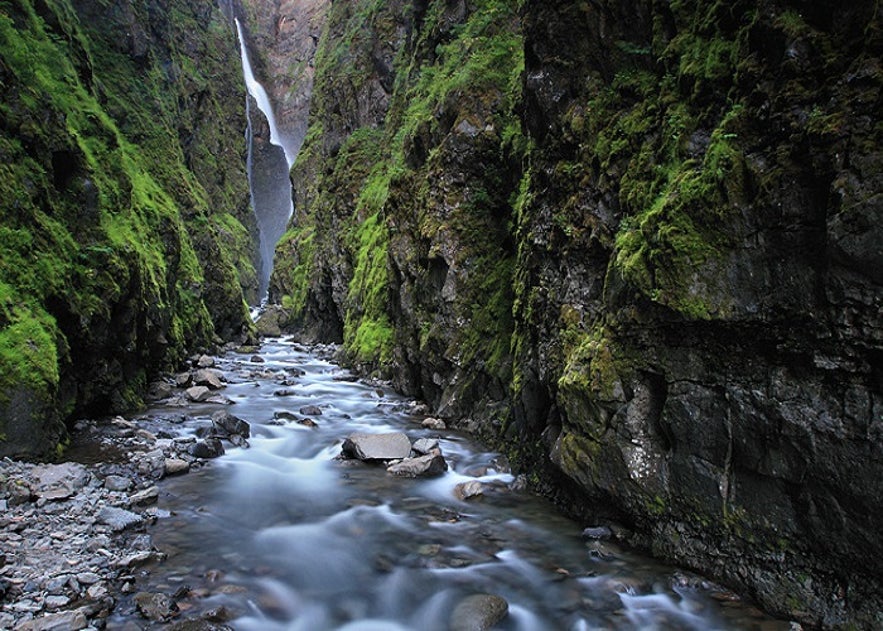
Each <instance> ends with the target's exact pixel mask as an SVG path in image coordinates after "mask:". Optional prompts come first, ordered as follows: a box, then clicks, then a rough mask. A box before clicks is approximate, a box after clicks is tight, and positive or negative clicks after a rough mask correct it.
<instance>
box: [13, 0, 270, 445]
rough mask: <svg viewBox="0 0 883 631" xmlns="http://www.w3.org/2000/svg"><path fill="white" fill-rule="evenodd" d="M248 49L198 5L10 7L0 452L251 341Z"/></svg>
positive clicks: (48, 436)
mask: <svg viewBox="0 0 883 631" xmlns="http://www.w3.org/2000/svg"><path fill="white" fill-rule="evenodd" d="M231 37H232V36H231V34H230V31H229V27H228V25H227V24H226V22H225V20H224V19H223V16H221V14H220V12H219V11H218V10H217V9H211V8H209V9H205V10H203V9H199V10H196V9H193V8H192V7H189V6H187V5H186V3H170V4H169V5H164V6H161V7H154V8H152V9H151V10H150V11H149V12H148V8H147V7H146V6H144V5H143V4H142V3H134V4H132V5H126V6H125V7H122V8H118V10H111V9H109V8H107V7H105V6H102V5H100V4H98V3H82V4H80V3H76V4H75V3H71V2H68V1H67V0H50V1H48V2H39V3H33V2H30V1H29V0H17V1H15V2H2V3H0V50H2V52H3V58H2V64H0V83H2V86H3V90H4V98H3V100H2V103H0V129H2V134H0V163H2V166H0V170H2V174H0V187H2V199H3V202H2V203H3V205H4V210H3V218H2V226H0V232H2V235H3V240H2V243H3V247H2V249H0V352H2V355H0V398H2V401H0V423H2V426H0V434H2V435H3V436H4V437H5V440H4V441H3V442H2V443H0V452H2V453H6V454H10V453H28V452H31V453H33V452H40V451H43V452H45V451H47V450H51V449H52V448H53V447H54V443H55V441H57V440H58V438H59V437H60V435H61V433H62V426H61V424H60V422H61V421H62V420H63V419H64V418H66V417H67V416H68V415H70V414H71V413H74V412H77V413H84V412H89V411H94V412H110V411H113V410H121V409H124V408H129V407H131V406H133V405H135V404H137V403H138V402H139V401H140V396H141V394H142V393H143V390H144V388H145V387H146V382H147V380H148V379H149V378H150V377H151V376H152V375H153V374H154V373H155V372H156V371H157V370H158V369H160V368H163V367H170V366H173V365H174V364H175V363H176V362H177V361H178V360H180V359H181V358H182V356H183V355H184V353H185V352H186V351H187V350H189V349H194V348H197V347H201V346H206V345H207V344H210V343H211V342H212V341H213V336H214V334H215V333H218V334H220V335H222V336H226V337H229V336H231V335H233V334H239V333H241V332H242V330H243V327H244V326H246V322H247V310H246V308H245V304H244V301H243V287H248V286H249V284H251V283H252V282H253V281H252V280H251V277H252V276H253V270H252V269H250V267H251V266H250V265H248V264H247V265H242V263H243V260H242V258H243V257H242V256H241V253H242V252H244V251H245V250H247V249H249V245H248V244H249V242H250V237H249V234H248V230H247V229H246V228H244V227H243V226H242V224H241V222H240V220H239V219H237V217H240V218H241V217H245V216H247V215H246V213H247V212H248V206H247V200H248V198H247V192H246V190H245V186H246V181H245V175H244V173H243V166H242V157H241V150H240V149H239V148H238V147H236V145H238V144H239V143H236V142H231V140H230V138H231V137H232V138H236V137H238V136H239V130H238V129H237V125H236V124H235V123H234V122H233V121H234V120H235V116H236V114H237V113H238V110H239V109H240V108H241V104H242V101H241V97H240V98H237V99H236V101H230V102H228V99H231V97H234V96H239V94H237V93H239V92H240V89H239V88H240V86H239V80H238V76H237V67H236V66H235V65H232V64H235V60H236V52H235V50H236V49H235V42H234V41H233V40H232V39H231ZM196 60H199V62H198V63H197V61H196ZM222 77H223V78H224V81H226V82H227V83H223V82H222V83H219V80H220V79H221V78H222ZM228 117H229V118H228ZM231 123H232V125H233V126H232V129H233V131H232V134H236V135H231V126H230V125H231ZM234 147H236V148H234ZM236 253H239V254H236ZM237 256H238V260H236V258H237ZM237 264H239V265H242V267H241V268H240V269H241V270H242V272H239V271H237V268H236V267H235V265H237Z"/></svg>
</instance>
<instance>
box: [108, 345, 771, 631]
mask: <svg viewBox="0 0 883 631" xmlns="http://www.w3.org/2000/svg"><path fill="white" fill-rule="evenodd" d="M326 350H327V349H326ZM324 356H328V353H325V354H324ZM216 367H217V368H219V369H220V370H221V371H222V372H223V375H224V377H225V378H226V387H224V388H223V390H221V392H222V393H223V395H224V396H225V397H227V398H228V399H229V400H231V401H233V402H234V405H229V406H226V409H228V410H229V411H231V413H234V414H235V415H236V416H238V417H240V418H242V419H245V420H247V421H248V422H249V423H250V425H251V437H250V438H249V443H250V446H249V447H248V448H243V447H233V446H232V445H230V444H229V443H228V444H226V447H227V451H226V454H225V455H224V456H222V457H220V458H218V459H215V460H213V461H211V463H210V464H209V465H207V466H204V467H201V468H198V469H197V470H195V471H193V472H191V473H190V474H189V475H185V476H181V477H167V478H166V479H165V480H164V481H163V482H161V484H160V495H159V500H158V504H157V509H158V510H159V514H160V516H161V518H160V519H159V520H158V521H157V522H156V523H155V525H154V526H152V527H151V528H150V529H149V532H150V534H151V536H152V539H153V545H154V546H155V547H156V548H157V549H158V550H159V551H160V552H161V553H162V554H163V555H164V556H165V559H164V560H162V561H160V562H154V563H153V564H151V565H147V566H144V567H142V568H139V570H138V573H137V574H136V579H135V585H134V588H132V589H130V591H131V592H132V593H133V594H134V593H135V592H141V593H160V594H166V595H169V596H173V598H174V600H175V602H176V607H177V609H178V611H179V612H180V613H179V614H178V616H181V617H186V618H188V619H192V618H199V617H202V618H203V619H208V620H214V621H219V622H224V623H226V624H228V625H230V626H232V627H234V628H236V629H246V630H252V629H253V630H255V631H257V630H266V629H310V630H319V629H337V628H341V627H345V628H347V629H356V628H358V629H400V628H401V629H439V630H443V629H449V628H458V627H457V624H459V623H458V622H457V617H458V616H462V615H466V616H467V618H468V620H470V621H471V622H475V621H476V620H477V617H480V616H481V613H480V611H481V607H479V608H478V609H479V612H478V613H476V612H475V611H473V612H471V613H468V614H464V613H463V612H464V611H465V609H464V607H465V605H464V604H463V603H464V602H465V603H469V602H473V603H474V602H475V601H474V600H472V601H470V600H469V598H470V597H472V596H475V595H478V594H489V595H493V596H495V597H501V598H502V599H505V601H506V602H507V603H508V616H507V617H506V618H504V619H503V621H502V622H500V623H499V624H498V625H497V626H496V627H494V628H499V629H525V630H527V629H531V630H535V629H597V628H603V629H654V628H657V629H663V628H665V629H673V628H679V629H752V628H756V629H760V628H763V629H765V630H767V629H776V628H781V629H787V628H788V624H787V623H778V622H776V621H773V620H770V619H769V618H767V617H765V616H764V615H763V614H761V613H760V612H759V611H757V610H756V609H754V608H753V607H751V606H749V605H746V604H743V603H742V602H740V601H739V600H738V599H737V598H735V596H734V595H733V594H731V593H730V592H727V591H725V590H722V589H718V588H716V587H714V586H711V585H709V584H708V583H704V582H703V581H702V580H701V579H700V578H698V577H695V576H693V575H690V574H689V573H686V572H683V571H680V570H677V569H675V568H672V567H668V566H665V565H662V564H660V563H658V562H655V561H654V560H652V559H649V558H646V557H643V556H640V555H637V554H634V553H632V552H629V551H626V550H623V549H620V548H619V547H617V545H615V544H614V543H613V542H611V541H609V540H608V541H605V540H599V539H590V538H588V537H586V536H585V534H584V533H583V528H582V527H581V526H580V525H578V524H576V523H574V522H572V521H570V520H568V519H566V518H564V517H562V516H561V515H560V514H559V513H558V512H557V511H556V510H555V509H554V508H553V507H552V506H550V505H549V504H547V503H546V502H545V501H543V500H541V499H539V498H537V497H535V496H533V495H531V494H529V493H528V492H526V491H523V490H519V489H520V485H519V481H518V480H517V478H515V477H514V476H513V475H512V474H511V473H510V472H509V470H508V467H507V465H506V463H505V459H504V458H503V457H502V456H500V455H499V454H496V453H492V452H489V451H487V450H486V449H484V448H483V447H482V446H481V445H479V444H477V443H476V442H474V441H473V440H471V439H470V438H469V437H467V436H464V435H462V434H459V433H457V432H454V431H450V430H439V429H434V430H433V429H426V428H424V427H423V426H422V421H424V419H425V418H426V414H425V413H421V408H420V406H419V405H418V404H417V403H415V402H412V401H409V400H406V399H403V398H402V397H400V396H398V395H396V394H395V393H393V392H392V391H390V390H388V389H387V388H385V387H378V386H376V385H368V384H365V383H361V382H358V381H356V380H355V378H354V376H353V375H352V374H350V373H349V372H347V371H345V370H342V369H341V368H339V367H338V366H336V365H335V364H334V363H332V361H330V360H329V359H325V358H323V354H322V353H319V354H317V353H316V352H315V349H313V350H310V349H306V348H304V347H301V346H299V345H297V344H295V343H293V342H290V341H284V340H279V339H274V340H268V341H266V343H265V345H264V346H263V348H262V349H261V350H260V352H259V353H258V354H253V353H245V354H243V353H236V352H230V353H228V354H226V355H224V356H223V357H221V358H219V359H218V360H217V364H216ZM172 400H175V399H172ZM221 407H223V406H221V405H219V404H211V403H194V404H192V406H191V407H189V408H188V409H186V410H182V409H181V408H180V407H164V406H162V405H160V406H158V407H155V408H153V409H151V410H149V411H148V412H147V413H146V414H145V415H144V418H145V419H148V418H152V419H155V420H157V422H158V423H159V424H162V423H163V420H164V419H166V420H168V419H174V420H175V421H176V422H175V424H174V425H173V426H174V427H175V428H176V429H175V432H177V433H178V434H179V435H184V436H186V435H188V434H194V435H195V434H198V433H202V432H203V431H204V429H203V430H201V429H200V428H208V427H209V426H210V425H211V422H210V420H209V419H210V416H211V414H212V413H213V412H215V411H217V410H218V409H220V408H221ZM182 414H183V418H184V422H183V423H181V422H180V420H181V418H182ZM306 418H309V419H310V420H311V421H313V422H312V423H310V422H308V421H306V420H305V419H306ZM167 427H169V425H167ZM354 432H366V433H384V432H405V433H406V434H407V435H408V437H409V438H410V439H411V440H412V441H416V440H418V439H421V438H430V439H435V438H437V439H438V440H439V446H440V448H441V450H442V453H443V454H444V456H445V458H446V460H447V463H448V465H449V469H448V471H447V472H446V473H445V474H444V475H442V476H439V477H435V478H431V479H420V478H418V479H408V478H401V477H396V476H393V475H390V474H389V473H387V471H386V467H384V466H372V465H369V464H365V463H362V462H359V461H356V460H341V459H340V458H339V455H340V453H341V445H342V443H343V441H344V440H345V438H346V437H347V436H349V435H350V434H352V433H354ZM464 482H465V483H470V482H477V483H478V485H476V484H472V485H471V488H472V490H473V491H475V490H476V489H477V488H479V485H480V490H481V493H480V494H479V495H477V496H475V497H472V498H470V499H468V500H461V499H458V497H457V494H458V489H460V494H461V495H462V489H463V488H464V487H463V486H462V484H463V483H464ZM458 485H461V486H459V487H458ZM494 602H501V601H499V600H495V601H494ZM110 622H111V623H112V626H113V625H119V626H120V627H122V626H125V625H127V624H128V625H133V624H137V625H141V627H140V628H145V627H144V625H148V623H147V622H146V621H145V619H144V618H143V617H142V616H141V614H139V612H138V609H137V608H136V606H135V604H134V600H133V599H132V596H131V595H130V596H128V597H126V598H124V599H123V600H122V601H121V602H120V603H119V605H118V606H117V607H116V610H115V612H114V614H113V616H112V618H111V619H110ZM157 626H159V623H157ZM125 628H135V627H132V626H126V627H125ZM461 628H473V627H468V626H465V627H461ZM474 628H479V627H474Z"/></svg>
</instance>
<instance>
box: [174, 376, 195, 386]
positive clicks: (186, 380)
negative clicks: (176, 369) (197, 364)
mask: <svg viewBox="0 0 883 631" xmlns="http://www.w3.org/2000/svg"><path fill="white" fill-rule="evenodd" d="M175 385H176V386H177V387H179V388H187V387H189V386H192V385H193V375H191V374H190V373H189V372H182V373H179V374H177V375H175Z"/></svg>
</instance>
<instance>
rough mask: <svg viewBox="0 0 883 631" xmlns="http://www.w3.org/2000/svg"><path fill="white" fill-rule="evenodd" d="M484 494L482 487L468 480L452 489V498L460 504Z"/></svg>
mask: <svg viewBox="0 0 883 631" xmlns="http://www.w3.org/2000/svg"><path fill="white" fill-rule="evenodd" d="M483 493H484V485H483V484H482V483H481V482H479V481H478V480H469V481H468V482H461V483H460V484H458V485H457V486H455V487H454V497H456V498H457V499H458V500H460V501H461V502H462V501H464V500H468V499H469V498H472V497H477V496H479V495H482V494H483Z"/></svg>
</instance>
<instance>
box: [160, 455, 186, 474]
mask: <svg viewBox="0 0 883 631" xmlns="http://www.w3.org/2000/svg"><path fill="white" fill-rule="evenodd" d="M188 471H190V463H189V462H187V461H186V460H182V459H180V458H166V463H165V472H166V475H178V474H179V473H187V472H188Z"/></svg>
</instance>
